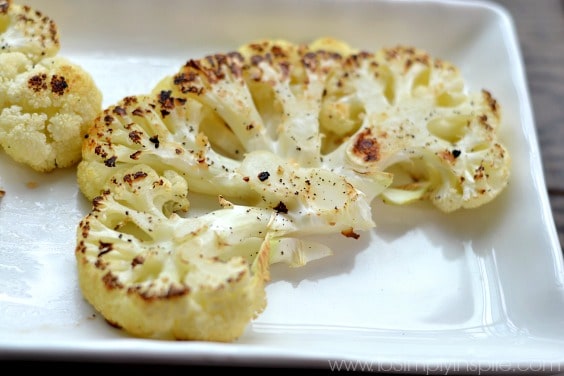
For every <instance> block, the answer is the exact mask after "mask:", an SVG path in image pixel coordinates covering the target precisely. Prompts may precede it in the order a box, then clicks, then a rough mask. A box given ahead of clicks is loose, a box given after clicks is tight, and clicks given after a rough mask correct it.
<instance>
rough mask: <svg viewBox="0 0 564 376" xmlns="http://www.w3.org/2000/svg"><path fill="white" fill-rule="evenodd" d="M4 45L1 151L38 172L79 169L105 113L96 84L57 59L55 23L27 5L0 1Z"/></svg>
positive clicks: (1, 52) (0, 56) (0, 71)
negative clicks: (91, 130)
mask: <svg viewBox="0 0 564 376" xmlns="http://www.w3.org/2000/svg"><path fill="white" fill-rule="evenodd" d="M0 45H1V50H0V146H2V148H3V149H4V151H5V152H6V153H7V154H8V155H9V156H10V157H12V158H13V159H14V160H15V161H16V162H20V163H23V164H26V165H28V166H29V167H31V168H32V169H34V170H36V171H40V172H49V171H52V170H54V169H55V168H63V167H69V166H72V165H75V164H76V163H77V162H78V161H79V160H80V159H81V157H82V155H81V145H82V137H83V136H84V134H85V133H86V130H87V128H88V126H89V123H90V122H91V121H92V120H93V119H94V118H95V117H96V115H98V113H99V112H100V111H101V110H102V94H101V92H100V90H99V89H98V87H97V86H96V84H95V82H94V80H93V79H92V77H91V76H90V75H89V73H88V72H86V71H85V70H84V69H83V68H81V67H80V66H78V65H77V64H75V63H73V62H71V61H69V60H68V59H66V58H64V57H62V56H59V55H57V53H58V50H59V36H58V31H57V27H56V25H55V23H54V22H53V21H52V20H51V19H50V18H48V17H47V16H44V15H43V14H41V13H40V12H39V11H36V10H34V9H32V8H30V7H28V6H20V5H17V4H13V3H11V2H10V1H0Z"/></svg>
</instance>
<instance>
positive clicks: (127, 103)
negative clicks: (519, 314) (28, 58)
mask: <svg viewBox="0 0 564 376" xmlns="http://www.w3.org/2000/svg"><path fill="white" fill-rule="evenodd" d="M214 116H215V115H213V114H210V110H209V108H207V107H206V106H205V105H203V104H202V103H201V102H199V101H196V100H192V99H186V98H177V97H173V96H172V95H171V93H170V91H162V92H160V93H158V94H156V95H138V96H131V97H127V98H124V99H123V100H122V101H120V102H119V103H118V104H116V105H113V106H110V107H109V108H108V109H106V110H105V111H104V112H103V114H101V115H100V116H99V117H98V118H97V119H96V120H95V122H94V123H93V126H92V127H91V128H90V129H89V132H88V134H87V135H86V139H85V141H84V144H83V159H82V161H81V162H80V163H79V165H78V169H77V179H78V184H79V187H80V189H81V190H82V192H83V193H84V195H85V196H86V197H87V198H88V199H93V198H94V197H96V196H97V195H99V194H100V193H101V192H102V191H104V190H105V186H106V184H107V182H108V181H109V180H110V178H111V176H113V175H115V174H118V173H120V171H123V170H126V169H129V168H130V167H131V166H135V165H138V164H144V165H147V166H150V167H151V168H152V169H154V170H155V171H157V173H159V174H163V173H164V172H165V171H168V170H173V171H176V172H177V173H178V174H179V175H180V176H182V178H183V179H185V180H186V182H187V185H188V187H189V188H190V191H191V192H194V193H199V194H205V195H213V196H220V195H221V196H222V197H224V198H225V199H227V200H229V201H232V202H235V203H243V204H245V205H251V206H256V207H261V208H268V209H270V210H276V211H278V212H289V213H296V214H297V215H299V216H300V217H302V218H301V219H300V223H301V225H302V228H304V232H305V233H306V234H312V233H314V234H321V233H339V232H344V233H348V232H349V231H351V230H354V229H356V230H359V231H363V230H367V229H370V228H372V227H373V226H374V222H373V219H372V215H371V211H370V201H369V197H368V196H367V195H366V194H365V193H364V192H362V191H359V190H358V189H356V188H355V187H354V185H352V184H351V183H350V182H349V181H348V180H347V178H346V177H343V176H342V175H341V174H339V173H335V172H332V171H329V170H327V169H324V168H323V167H322V166H319V167H303V166H301V165H300V164H299V163H297V162H295V161H293V160H288V159H285V158H283V157H282V156H279V155H277V154H275V153H273V152H272V151H269V150H256V151H249V152H245V153H244V155H243V157H242V159H241V160H239V159H233V158H230V157H227V156H225V155H223V154H221V153H219V152H217V151H216V150H214V148H213V147H212V146H211V144H210V142H209V141H208V138H207V135H206V134H205V133H203V132H202V131H201V126H202V125H205V124H206V121H208V119H214ZM212 121H216V120H212ZM369 176H370V175H369ZM374 176H377V177H379V179H380V180H378V184H376V183H375V184H372V185H371V186H370V190H369V191H370V192H371V196H375V195H377V194H378V193H380V192H382V191H383V190H384V189H385V188H386V187H387V185H389V184H390V183H391V177H390V176H389V175H388V174H380V173H379V174H375V175H374ZM370 179H371V181H376V180H375V179H372V178H370ZM100 187H101V188H100ZM308 218H309V219H308ZM308 220H310V221H311V224H307V226H306V221H308ZM314 223H315V224H314ZM313 228H317V230H315V231H312V229H313Z"/></svg>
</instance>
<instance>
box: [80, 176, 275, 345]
mask: <svg viewBox="0 0 564 376" xmlns="http://www.w3.org/2000/svg"><path fill="white" fill-rule="evenodd" d="M186 194H187V186H186V181H185V180H184V179H183V178H182V177H181V176H180V175H178V174H177V173H176V172H172V171H167V172H165V173H163V175H162V176H161V175H159V174H157V173H156V172H155V171H154V170H152V169H150V168H149V167H147V166H143V165H138V166H133V167H132V168H131V169H130V171H124V174H123V175H117V176H115V177H114V178H113V179H112V180H111V186H109V188H108V190H107V191H106V192H104V194H103V195H101V196H99V197H97V198H96V199H95V200H94V202H93V208H92V212H91V213H90V214H88V215H87V216H86V217H85V218H84V219H83V220H82V221H81V222H80V225H79V227H78V231H77V234H78V245H77V248H76V259H77V265H78V272H79V282H80V287H81V290H82V293H83V295H84V297H85V298H86V299H87V300H88V301H89V302H90V303H91V304H92V305H93V306H94V307H95V308H96V309H97V310H98V311H100V312H101V313H102V314H103V315H104V317H105V318H106V320H108V321H109V322H111V323H113V324H114V325H116V326H119V327H121V328H123V329H124V330H126V331H127V332H129V333H130V334H133V335H136V336H140V337H151V338H162V339H187V338H189V339H195V340H213V341H231V340H233V339H235V338H237V337H238V336H239V335H240V334H241V333H242V331H243V330H244V328H245V327H246V325H247V324H248V322H249V320H251V319H252V318H253V317H255V316H256V315H257V314H258V313H259V312H260V311H261V310H262V309H263V308H264V306H265V304H266V303H265V293H264V287H263V285H264V281H265V280H266V279H267V278H268V269H267V267H266V266H267V264H268V257H269V251H270V250H269V247H268V245H269V243H267V242H266V243H265V242H264V238H265V237H264V235H261V232H264V233H267V232H269V231H272V232H273V233H276V232H277V231H284V226H285V225H286V223H284V221H277V220H276V216H275V213H274V212H272V211H265V210H262V211H261V210H258V209H254V208H249V209H248V211H243V212H241V210H240V209H238V208H229V209H224V210H218V211H215V212H211V213H209V214H208V215H205V216H202V217H199V218H183V217H181V216H180V215H178V214H177V213H176V211H184V210H187V209H188V207H189V202H188V200H187V197H186ZM245 210H246V209H245ZM270 219H272V221H270ZM236 251H238V252H236ZM243 251H244V252H246V253H249V254H251V253H252V256H253V257H252V258H253V261H252V262H251V263H248V262H247V261H246V257H242V256H240V255H239V256H236V255H233V257H226V256H225V255H224V253H227V252H231V253H243ZM245 256H247V255H246V254H245Z"/></svg>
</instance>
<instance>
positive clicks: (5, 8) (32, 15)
mask: <svg viewBox="0 0 564 376" xmlns="http://www.w3.org/2000/svg"><path fill="white" fill-rule="evenodd" d="M59 49H60V42H59V30H58V28H57V25H56V24H55V22H54V21H53V20H52V19H51V18H50V17H48V16H46V15H45V14H43V13H42V12H40V11H38V10H36V9H33V8H31V7H30V6H27V5H19V4H15V3H13V1H12V0H0V51H1V52H0V53H10V52H20V53H22V54H24V55H25V56H26V57H27V58H28V59H30V60H31V61H32V62H33V63H37V62H39V61H40V60H42V59H44V58H46V57H53V56H55V55H56V54H57V53H58V52H59Z"/></svg>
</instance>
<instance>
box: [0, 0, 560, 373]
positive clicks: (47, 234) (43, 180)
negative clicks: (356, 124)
mask: <svg viewBox="0 0 564 376" xmlns="http://www.w3.org/2000/svg"><path fill="white" fill-rule="evenodd" d="M21 1H22V2H23V0H21ZM27 3H28V4H30V5H32V6H34V7H36V8H37V9H40V10H42V11H44V12H45V13H46V14H48V15H50V16H51V17H53V18H54V19H55V21H56V22H57V24H58V25H59V27H60V31H61V41H62V46H63V47H62V50H61V52H60V54H61V55H65V56H67V57H69V58H71V59H72V60H74V61H75V62H77V63H79V64H81V65H82V66H83V67H84V68H86V69H87V70H89V71H90V72H91V73H92V75H93V76H94V78H95V80H96V81H97V83H98V84H99V86H100V88H101V89H102V91H103V93H104V105H109V104H112V103H114V102H115V101H117V100H118V99H120V98H121V97H123V96H125V95H129V94H137V93H145V92H148V90H150V89H151V88H152V87H153V85H154V84H155V83H156V82H157V81H158V80H159V79H160V78H161V77H163V76H164V75H165V74H169V73H173V72H174V71H176V70H177V69H178V68H179V67H180V65H181V64H182V63H184V62H185V61H186V60H187V59H188V58H191V57H201V56H203V55H204V54H206V53H208V52H216V51H226V50H228V49H233V48H236V47H237V46H239V45H240V44H242V43H245V42H248V41H250V40H253V39H257V38H263V37H280V38H286V39H289V40H292V41H296V42H299V41H308V40H311V39H313V38H316V37H319V36H326V35H327V36H334V37H337V38H342V39H344V40H346V41H348V42H349V43H350V44H351V45H353V46H356V47H359V48H363V49H367V50H376V49H378V48H380V47H384V46H391V45H395V44H398V43H402V44H411V45H415V46H418V47H421V48H424V49H426V50H428V51H429V52H430V53H431V54H432V55H433V56H436V57H441V58H443V59H446V60H450V61H452V62H454V63H455V64H456V65H458V66H459V67H460V69H461V71H462V74H463V75H464V77H465V78H466V80H467V82H468V84H469V87H470V89H471V90H479V89H482V88H486V89H488V90H490V91H491V92H492V93H493V94H494V96H495V97H496V98H497V99H498V101H499V103H500V104H501V106H502V112H503V126H502V130H501V132H502V137H503V142H504V143H505V144H506V145H507V147H508V149H509V151H510V152H511V155H512V158H513V169H512V176H511V183H510V185H509V187H508V189H507V190H506V191H505V192H504V193H503V194H502V195H501V196H500V197H498V198H497V199H496V200H495V201H494V202H492V203H491V204H489V205H487V206H484V207H482V208H480V209H477V210H472V211H461V212H457V213H454V214H449V215H445V214H440V213H438V212H437V211H435V210H432V209H430V208H429V207H426V206H424V205H415V206H412V207H409V208H407V207H404V208H398V207H387V206H384V205H382V204H381V203H375V205H374V218H375V221H376V223H377V228H376V229H375V230H374V231H372V232H371V233H369V234H363V236H362V237H361V239H359V241H354V240H351V239H348V240H347V239H344V238H342V237H336V238H335V241H334V243H333V244H335V251H336V252H335V255H334V256H332V257H330V258H326V259H323V260H319V261H317V262H313V263H311V264H309V265H307V266H306V267H304V268H301V269H289V268H287V267H286V266H283V265H276V266H275V267H274V268H273V271H272V281H271V283H270V284H269V285H268V287H267V294H268V307H267V309H266V311H265V312H264V313H263V314H262V315H261V316H260V317H259V318H258V319H256V321H254V322H252V323H251V324H250V325H249V327H248V330H247V332H246V333H245V335H244V336H243V337H242V338H240V339H239V340H238V341H236V342H235V343H230V344H219V343H203V342H164V341H153V340H144V339H135V338H130V337H129V336H127V335H126V334H124V333H122V332H120V331H118V330H116V329H114V328H111V327H110V326H109V325H107V324H106V323H105V322H104V320H103V318H102V317H101V316H100V315H95V314H94V311H93V310H92V308H91V307H90V306H89V305H88V304H87V303H85V302H84V301H83V299H82V297H81V294H80V291H79V289H78V286H77V278H76V270H75V264H74V245H75V244H74V241H75V240H74V239H75V238H74V237H75V228H76V225H77V223H78V221H79V220H80V218H81V217H82V216H83V215H84V214H85V213H86V211H87V209H88V205H87V203H86V202H85V200H84V199H83V197H82V196H81V195H80V193H79V192H78V189H77V186H76V183H75V179H76V175H75V171H74V169H67V170H62V171H57V172H54V173H52V174H48V175H42V174H37V173H34V172H32V171H30V170H29V169H27V168H25V167H22V166H21V165H17V164H15V163H13V162H12V161H11V160H10V159H9V158H8V157H7V156H6V155H5V154H4V153H3V152H0V189H4V190H5V191H6V196H5V197H4V198H3V199H2V200H1V201H0V359H11V358H20V359H21V358H29V359H63V360H65V359H72V360H123V361H139V362H144V361H151V362H166V363H180V364H184V363H186V364H223V365H225V364H237V365H286V366H315V367H331V368H334V367H337V366H339V364H340V365H341V366H344V365H348V366H351V367H353V366H354V367H356V368H357V369H360V367H365V368H366V369H368V368H370V369H371V370H383V371H386V370H388V371H390V370H392V371H394V370H395V371H406V370H411V371H419V372H425V371H430V370H433V369H434V370H437V371H456V370H457V368H458V371H465V370H466V371H473V370H474V371H476V370H480V371H482V372H486V371H500V370H504V368H507V369H518V370H519V369H532V370H535V369H542V370H547V371H551V370H554V371H560V368H562V371H564V286H563V282H564V272H563V270H564V268H563V261H562V253H561V248H560V244H559V243H558V239H557V236H556V231H555V227H554V223H553V219H552V214H551V211H550V207H549V202H548V198H547V194H546V187H545V182H544V177H543V172H542V165H541V160H540V153H539V148H538V144H537V136H536V130H535V125H534V122H533V116H532V110H531V104H530V98H529V93H528V89H527V82H526V77H525V75H524V67H523V60H522V57H521V52H520V50H519V45H518V41H517V39H516V33H515V29H514V26H513V22H512V20H511V18H510V17H509V15H508V14H507V12H506V11H504V10H503V9H501V8H499V7H498V6H495V5H492V4H489V3H485V2H470V1H443V2H439V1H410V0H403V1H363V0H348V1H322V0H315V1H313V0H310V1H301V0H300V1H298V0H287V1H282V0H276V1H269V2H261V1H259V0H256V1H255V0H241V1H231V2H229V1H219V0H213V1H193V2H183V1H180V0H168V1H162V2H161V1H159V2H157V1H148V0H143V1H134V0H119V1H117V0H116V1H113V0H112V1H110V0H98V1H87V0H75V1H65V0H48V1H47V0H33V1H32V0H30V1H28V2H27ZM29 182H35V183H36V184H37V187H36V188H33V189H30V188H29V187H28V186H27V184H28V183H29ZM443 373H444V372H443ZM451 373H452V372H451Z"/></svg>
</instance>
